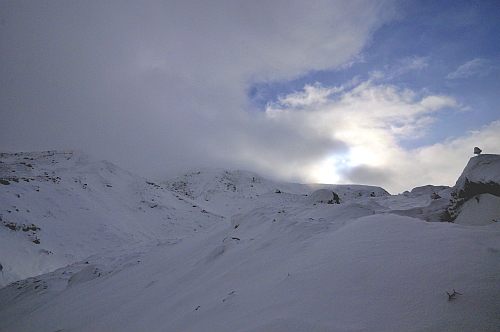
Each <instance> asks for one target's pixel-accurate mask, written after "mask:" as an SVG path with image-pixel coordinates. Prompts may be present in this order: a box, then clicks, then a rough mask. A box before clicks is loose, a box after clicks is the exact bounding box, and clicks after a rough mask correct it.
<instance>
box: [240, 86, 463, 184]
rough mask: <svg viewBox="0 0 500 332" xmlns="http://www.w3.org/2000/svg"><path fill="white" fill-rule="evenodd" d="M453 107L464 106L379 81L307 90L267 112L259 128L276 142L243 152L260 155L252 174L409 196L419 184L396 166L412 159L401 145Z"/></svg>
mask: <svg viewBox="0 0 500 332" xmlns="http://www.w3.org/2000/svg"><path fill="white" fill-rule="evenodd" d="M445 108H455V109H460V105H458V104H457V102H456V101H455V100H454V99H453V98H451V97H449V96H444V95H430V94H424V93H417V92H415V91H412V90H410V89H398V88H397V87H395V86H392V85H387V84H376V83H375V80H373V79H370V80H368V81H365V82H361V83H359V84H358V85H356V86H355V87H353V88H350V89H348V88H346V87H344V86H341V87H323V86H321V85H314V86H311V85H307V86H305V88H304V90H303V91H300V92H296V93H292V94H289V95H286V96H282V97H281V98H279V100H278V102H276V103H274V104H270V105H269V106H268V107H267V109H266V112H265V114H263V115H262V116H261V117H259V118H258V121H256V124H255V126H256V127H257V128H261V129H262V130H264V131H266V132H274V133H276V136H275V137H269V136H266V135H262V134H260V135H255V136H252V137H251V138H250V139H247V140H243V141H242V142H241V150H245V151H248V150H247V149H248V147H258V148H257V149H256V150H254V151H253V152H252V155H251V156H247V159H246V158H245V156H240V158H242V159H246V160H245V163H246V164H247V165H252V166H253V167H252V169H258V170H259V171H263V172H265V173H266V174H274V175H275V176H277V177H281V178H287V177H288V180H298V181H305V182H311V181H312V182H328V183H332V182H333V183H349V182H351V183H352V182H355V183H359V182H362V183H365V184H377V185H384V186H387V187H388V189H390V190H393V191H395V190H396V191H397V190H402V189H403V185H402V184H403V183H404V185H407V184H408V183H412V181H409V182H405V181H408V180H409V177H410V178H411V176H412V175H411V173H408V174H402V172H401V171H398V170H397V168H394V167H393V165H397V164H398V163H399V162H397V161H395V160H397V159H399V158H403V160H405V157H404V156H405V154H407V153H408V152H407V151H405V150H404V149H403V148H402V147H401V146H400V145H399V144H400V141H401V140H404V139H409V138H415V137H419V136H424V135H425V134H426V131H427V130H428V127H429V125H430V124H431V123H433V122H434V121H436V118H435V116H436V115H437V114H436V113H438V112H440V111H441V110H443V109H445ZM247 138H248V137H247ZM276 142H277V143H278V144H276ZM291 165H293V167H290V166H291ZM396 178H397V179H396ZM398 181H402V182H398ZM409 189H411V188H409Z"/></svg>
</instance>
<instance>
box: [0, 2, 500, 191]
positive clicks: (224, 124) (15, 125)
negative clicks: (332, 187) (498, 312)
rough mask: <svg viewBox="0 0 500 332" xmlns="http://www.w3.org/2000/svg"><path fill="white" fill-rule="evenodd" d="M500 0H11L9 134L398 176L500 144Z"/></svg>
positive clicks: (447, 167) (5, 96)
mask: <svg viewBox="0 0 500 332" xmlns="http://www.w3.org/2000/svg"><path fill="white" fill-rule="evenodd" d="M499 8H500V5H499V4H498V2H497V1H478V2H475V1H390V0H386V1H376V0H354V1H353V0H350V1H307V2H306V1H159V0H158V1H0V22H1V25H0V55H1V62H0V86H1V89H0V114H1V121H0V150H2V151H33V150H49V149H51V150H52V149H56V150H62V149H78V150H82V151H84V152H86V153H88V154H90V155H91V156H93V157H95V158H99V159H107V160H109V161H111V162H113V163H116V164H118V165H119V166H121V167H123V168H126V169H129V170H131V171H133V172H135V173H138V174H140V175H144V176H146V177H149V178H152V179H158V180H161V179H162V178H163V177H165V176H167V175H170V174H173V173H177V172H181V171H183V170H187V169H189V168H193V167H198V166H217V167H225V168H231V169H234V168H240V169H247V170H252V171H256V172H259V173H260V174H261V175H263V176H267V177H271V178H278V179H283V180H288V181H300V182H335V183H349V182H355V183H363V184H374V185H380V186H383V187H385V188H386V189H388V190H390V191H391V192H394V193H395V192H401V191H402V190H406V189H408V190H409V189H411V188H412V187H414V186H417V185H425V184H447V185H453V182H454V181H455V180H456V178H457V177H458V175H459V174H460V171H461V170H462V169H463V167H464V166H465V164H466V163H467V160H468V158H469V157H470V156H472V150H473V147H474V146H475V145H479V146H480V147H481V148H482V149H483V150H484V152H489V153H499V152H500V151H498V150H499V148H498V147H499V146H500V139H499V137H500V122H499V120H500V110H499V108H498V102H500V100H499V98H498V91H499V90H500V85H499V83H498V82H499V81H500V70H499V68H500V67H499V65H500V52H499V44H500V43H499V37H498V36H499V35H500V31H499V30H500V28H499V25H498V24H499V23H498V22H499V21H500V19H499V18H500V12H499Z"/></svg>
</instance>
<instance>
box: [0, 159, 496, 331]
mask: <svg viewBox="0 0 500 332" xmlns="http://www.w3.org/2000/svg"><path fill="white" fill-rule="evenodd" d="M486 165H489V166H486ZM499 166H500V157H499V156H493V155H480V156H477V157H474V158H471V161H470V162H469V165H468V166H467V168H466V169H465V170H464V174H462V176H461V177H460V179H459V180H458V181H457V184H456V185H455V187H453V188H449V187H445V186H424V187H419V188H414V189H413V190H411V191H410V192H405V193H403V194H400V195H389V194H388V193H387V192H386V191H385V190H384V189H382V188H379V187H372V186H361V185H318V184H315V185H304V184H291V183H280V182H273V181H270V180H267V179H264V178H262V177H260V176H259V175H257V174H255V173H251V172H246V171H227V170H221V169H206V168H205V169H197V170H194V171H191V172H189V173H186V174H185V175H182V176H180V177H176V178H172V179H168V180H166V181H164V182H162V183H157V184H155V183H153V182H150V181H148V180H146V179H143V178H141V177H139V176H135V175H133V174H131V173H129V172H127V171H124V170H122V169H120V168H118V167H116V166H114V165H112V164H110V163H107V162H100V161H93V160H91V159H90V158H89V157H87V156H85V155H84V154H82V153H76V152H43V153H17V154H5V153H4V154H2V155H1V163H0V198H1V201H0V204H1V205H0V214H1V216H2V221H1V222H2V224H3V225H4V226H5V227H0V264H1V269H2V270H1V272H0V273H1V275H2V278H3V279H2V281H3V284H4V285H5V287H3V288H1V289H0V331H35V330H36V331H495V330H498V326H500V314H499V311H498V307H499V305H500V278H499V276H500V274H499V273H498V272H499V271H500V254H499V253H500V241H499V240H500V226H499V223H497V222H495V221H497V220H498V219H494V218H496V217H495V213H496V212H495V211H496V210H495V209H498V203H495V202H496V201H494V200H495V199H498V196H499V195H498V192H497V191H495V190H496V189H495V188H497V186H498V185H499V183H500V176H499V175H500V167H499ZM471 183H474V184H478V185H477V186H475V185H473V186H472V187H473V188H476V189H477V188H479V187H481V188H483V189H484V188H487V190H486V191H484V192H483V191H482V192H481V193H479V192H477V190H476V189H474V190H476V191H471V189H470V188H471V185H470V184H471ZM491 188H493V189H491ZM463 192H465V193H466V194H463ZM483 195H488V196H483ZM490 196H491V197H490ZM476 197H478V198H476ZM485 197H486V198H485ZM450 199H451V201H450ZM458 199H461V201H460V203H458V204H457V202H458ZM491 201H493V204H492V203H491ZM474 202H477V203H478V204H480V206H479V208H478V207H477V206H476V205H477V204H476V205H474V204H475V203H474ZM472 203H473V204H472ZM478 211H479V212H481V213H480V214H479V215H480V216H481V218H480V219H481V220H482V221H481V222H480V223H478V222H476V221H474V220H475V218H476V217H477V216H478V214H477V213H478ZM491 215H493V216H494V217H492V218H491V220H489V219H488V218H490V216H491ZM451 216H453V218H455V223H450V222H442V221H449V220H450V219H451ZM485 218H486V219H485ZM479 224H480V225H482V226H475V225H479Z"/></svg>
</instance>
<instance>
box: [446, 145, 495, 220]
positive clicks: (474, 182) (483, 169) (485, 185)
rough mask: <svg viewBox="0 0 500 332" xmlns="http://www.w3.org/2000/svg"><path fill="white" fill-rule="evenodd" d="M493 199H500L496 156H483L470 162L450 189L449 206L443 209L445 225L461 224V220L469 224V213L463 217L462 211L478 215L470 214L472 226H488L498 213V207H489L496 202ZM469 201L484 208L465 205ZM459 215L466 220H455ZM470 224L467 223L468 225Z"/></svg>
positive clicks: (493, 205)
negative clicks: (445, 216) (445, 219)
mask: <svg viewBox="0 0 500 332" xmlns="http://www.w3.org/2000/svg"><path fill="white" fill-rule="evenodd" d="M490 196H492V197H490ZM495 197H496V198H498V197H500V155H495V154H484V155H478V156H476V157H473V158H471V159H470V160H469V163H468V164H467V166H466V167H465V169H464V171H463V172H462V175H460V177H459V178H458V180H457V182H456V184H455V186H454V187H453V188H452V191H451V199H450V205H449V206H448V209H447V212H448V215H449V221H455V222H459V223H461V221H462V220H469V219H470V216H469V215H470V214H471V213H472V212H471V211H468V212H467V213H465V212H464V211H465V210H471V209H474V211H477V212H478V214H473V215H475V217H474V219H475V220H474V223H473V224H477V225H478V224H488V223H492V222H495V221H497V219H495V218H497V216H496V215H497V212H495V211H496V210H498V206H496V204H494V203H492V202H496V201H497V199H496V198H495ZM472 198H475V200H476V202H477V203H480V202H481V201H483V202H487V204H481V206H478V204H471V203H468V204H466V203H467V202H468V201H469V200H471V199H472ZM483 205H484V206H483ZM479 212H481V213H479ZM462 213H464V214H467V215H468V216H469V217H468V218H458V217H459V215H460V214H462ZM457 218H458V219H457ZM483 219H484V220H483ZM470 222H471V221H470V220H469V222H468V223H470Z"/></svg>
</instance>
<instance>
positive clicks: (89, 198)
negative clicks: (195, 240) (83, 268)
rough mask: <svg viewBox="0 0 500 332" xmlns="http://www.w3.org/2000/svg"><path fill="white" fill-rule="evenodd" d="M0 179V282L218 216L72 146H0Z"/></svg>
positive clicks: (173, 237) (177, 232)
mask: <svg viewBox="0 0 500 332" xmlns="http://www.w3.org/2000/svg"><path fill="white" fill-rule="evenodd" d="M0 179H1V183H2V184H0V197H1V200H0V218H1V221H0V226H4V227H0V264H1V266H2V267H3V269H2V271H1V277H0V285H5V284H6V283H9V282H12V281H15V280H18V279H24V278H27V277H30V276H35V275H38V274H41V273H44V272H49V271H53V270H55V269H56V268H59V267H62V266H66V265H68V264H70V263H74V262H78V261H80V260H82V259H84V258H86V257H88V256H90V255H92V254H95V253H97V252H102V251H103V250H109V249H110V248H115V247H117V246H122V245H132V244H138V243H141V242H144V241H146V242H151V241H174V242H175V241H178V240H179V239H180V238H184V237H186V236H187V235H188V234H189V233H193V232H194V231H195V230H204V229H207V228H210V227H213V225H214V222H215V221H216V220H221V218H220V217H218V216H215V215H213V214H209V213H201V209H198V208H193V207H192V204H190V203H189V202H185V201H180V200H179V199H178V198H177V197H175V195H174V194H172V193H171V192H169V191H166V190H164V189H163V188H161V187H160V186H159V185H157V184H154V183H152V182H148V181H147V180H146V179H144V178H141V177H139V176H136V175H133V174H131V173H129V172H127V171H124V170H122V169H120V168H119V167H117V166H115V165H113V164H110V163H108V162H105V161H102V162H101V161H93V160H91V159H90V158H89V157H87V156H86V155H84V154H83V153H79V152H71V151H68V152H51V151H49V152H40V153H15V154H7V153H3V154H1V156H0ZM191 215H196V218H194V219H191Z"/></svg>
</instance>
